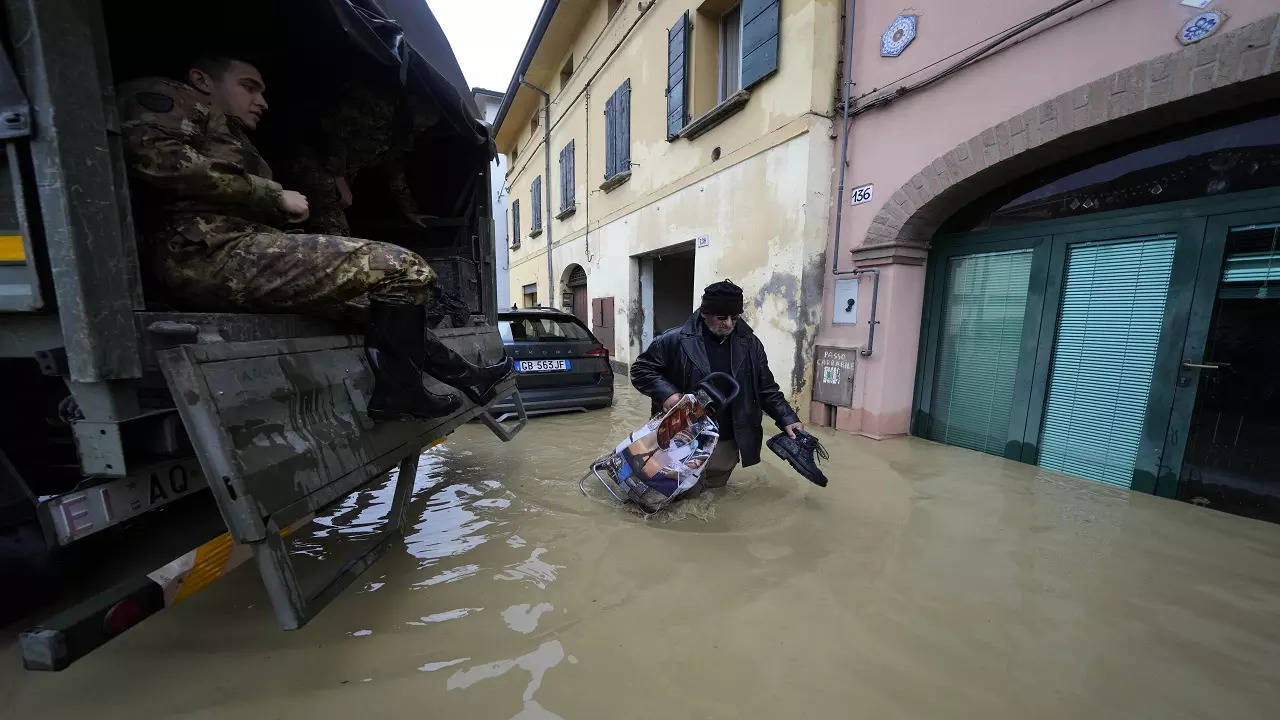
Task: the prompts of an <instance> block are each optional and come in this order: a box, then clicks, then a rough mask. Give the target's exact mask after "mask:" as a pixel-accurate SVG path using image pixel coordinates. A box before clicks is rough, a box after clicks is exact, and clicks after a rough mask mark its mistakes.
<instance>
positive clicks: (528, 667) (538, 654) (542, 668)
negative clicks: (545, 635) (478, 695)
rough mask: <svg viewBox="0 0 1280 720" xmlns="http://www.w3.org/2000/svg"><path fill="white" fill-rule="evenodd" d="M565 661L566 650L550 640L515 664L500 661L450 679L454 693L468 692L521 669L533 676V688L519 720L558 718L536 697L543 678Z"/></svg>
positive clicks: (528, 687) (527, 692) (529, 687)
mask: <svg viewBox="0 0 1280 720" xmlns="http://www.w3.org/2000/svg"><path fill="white" fill-rule="evenodd" d="M563 660H564V646H562V645H561V644H560V641H559V640H548V641H547V642H544V643H542V644H541V645H539V646H538V648H537V649H536V650H534V651H533V652H530V653H528V654H526V655H521V656H520V657H518V658H513V659H511V660H498V661H497V662H491V663H488V664H485V665H477V666H475V667H473V668H468V669H467V670H459V671H458V672H456V673H454V674H453V677H451V678H449V682H448V684H447V687H448V689H450V690H460V689H466V688H469V687H471V686H472V685H475V684H476V683H478V682H481V681H483V680H490V679H492V678H496V677H501V676H502V675H505V674H507V673H508V672H510V671H511V670H513V669H515V668H520V669H521V670H524V671H526V672H528V673H529V684H528V685H526V686H525V688H524V694H523V695H522V699H523V700H524V709H523V710H522V711H521V712H520V713H519V714H518V715H516V716H515V717H517V718H558V717H560V716H559V715H556V714H555V713H552V712H550V711H548V710H546V709H544V708H543V707H542V706H541V705H539V704H538V703H537V702H536V701H535V700H534V699H533V696H534V694H535V693H537V692H538V688H540V687H542V678H543V676H544V675H546V673H547V671H548V670H550V669H551V668H553V667H555V666H557V665H559V664H560V663H561V661H563Z"/></svg>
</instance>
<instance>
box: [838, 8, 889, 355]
mask: <svg viewBox="0 0 1280 720" xmlns="http://www.w3.org/2000/svg"><path fill="white" fill-rule="evenodd" d="M856 4H857V0H849V1H848V4H846V5H845V12H844V33H845V34H844V50H845V54H844V82H842V83H841V85H842V86H843V87H842V93H843V96H844V97H843V103H842V104H843V110H842V113H841V114H842V118H843V120H842V123H843V125H844V129H843V132H841V133H840V184H839V185H838V186H837V188H836V229H835V234H836V243H835V249H834V250H833V251H832V253H831V274H832V275H836V276H840V275H855V276H856V275H871V276H872V280H871V317H870V318H869V319H868V320H867V346H866V347H864V348H862V350H861V352H860V353H859V354H861V355H862V357H871V353H872V351H873V350H874V349H875V344H876V324H877V322H876V305H877V304H878V302H879V300H880V270H879V269H877V268H854V269H852V270H841V269H840V228H841V226H842V225H843V222H844V180H845V173H846V172H847V171H848V169H849V159H848V158H849V129H850V127H851V126H852V125H853V117H852V115H850V113H849V90H850V89H851V88H852V87H853V13H854V10H855V6H856Z"/></svg>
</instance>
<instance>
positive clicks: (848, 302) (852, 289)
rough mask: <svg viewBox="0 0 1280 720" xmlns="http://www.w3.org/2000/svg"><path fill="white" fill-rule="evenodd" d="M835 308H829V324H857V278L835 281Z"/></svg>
mask: <svg viewBox="0 0 1280 720" xmlns="http://www.w3.org/2000/svg"><path fill="white" fill-rule="evenodd" d="M833 296H834V297H835V301H834V302H835V306H834V307H832V308H831V322H832V323H833V324H835V325H856V324H858V278H856V277H851V278H838V279H837V280H836V286H835V293H834V294H833Z"/></svg>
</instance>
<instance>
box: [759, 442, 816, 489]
mask: <svg viewBox="0 0 1280 720" xmlns="http://www.w3.org/2000/svg"><path fill="white" fill-rule="evenodd" d="M767 444H768V446H769V449H770V450H772V451H773V453H774V454H775V455H777V456H778V457H780V458H782V459H783V460H786V461H787V462H788V463H790V464H791V467H792V468H793V469H794V470H795V471H796V472H798V473H800V474H801V475H803V476H805V477H806V478H808V480H809V482H811V483H813V484H814V485H817V486H818V487H826V486H827V476H826V475H823V474H822V471H821V470H819V469H818V458H821V459H823V460H826V459H827V457H828V456H827V449H826V448H824V447H822V443H820V442H818V438H816V437H814V436H812V435H810V434H809V433H807V432H805V431H803V430H801V431H799V432H797V433H796V439H795V440H792V439H791V437H790V436H789V435H787V434H786V433H778V434H777V435H774V436H773V437H771V438H769V442H768V443H767ZM814 455H817V458H815V457H814Z"/></svg>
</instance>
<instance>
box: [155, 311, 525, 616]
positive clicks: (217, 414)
mask: <svg viewBox="0 0 1280 720" xmlns="http://www.w3.org/2000/svg"><path fill="white" fill-rule="evenodd" d="M437 335H438V336H439V337H440V338H441V340H443V341H444V342H445V343H446V344H448V345H450V346H451V347H452V348H453V349H454V350H456V351H458V352H459V353H461V354H462V355H463V356H464V357H468V358H469V359H472V360H473V361H476V362H496V361H497V360H498V359H499V358H501V356H502V352H503V350H502V343H501V340H500V338H499V337H498V333H497V331H496V329H494V328H491V327H484V328H459V329H454V330H443V331H439V332H437ZM158 358H159V362H160V366H161V369H162V370H163V372H164V376H165V379H166V380H167V382H168V385H169V388H170V390H171V392H172V393H173V398H174V402H175V403H176V404H177V407H178V413H179V415H180V416H181V417H182V421H183V424H184V425H185V426H186V429H187V432H188V434H189V435H190V438H191V442H192V445H193V446H194V447H195V450H196V455H197V456H198V458H199V460H200V465H201V467H202V468H203V470H204V474H205V477H206V478H207V479H208V482H209V487H210V488H211V490H212V492H213V496H214V498H215V499H216V501H217V503H218V507H219V510H220V511H221V513H222V517H223V519H224V520H225V521H226V524H227V529H228V530H229V531H230V534H231V536H232V538H233V539H234V540H235V541H236V542H238V543H242V544H245V545H248V546H249V547H251V548H252V549H253V551H254V556H255V558H256V561H257V565H258V571H259V573H260V574H261V576H262V582H263V585H264V586H265V587H266V590H267V595H268V596H269V597H270V599H271V604H272V607H273V608H274V610H275V613H276V618H277V620H278V621H279V623H280V626H281V627H282V628H284V629H286V630H292V629H295V628H298V627H301V626H302V625H304V624H306V622H307V621H308V620H309V619H311V618H312V617H314V616H315V614H316V613H317V612H319V611H320V609H322V608H323V607H324V606H325V604H327V603H328V602H329V601H330V600H332V599H333V598H334V597H335V596H336V595H337V594H338V593H340V592H341V591H342V590H343V588H345V587H346V586H347V585H348V584H349V583H350V582H351V581H352V580H353V579H355V578H356V577H357V576H358V575H359V574H360V573H361V572H363V571H364V570H365V569H366V568H367V567H368V566H369V565H371V564H372V563H373V562H374V561H375V560H376V559H377V558H378V557H379V556H380V555H381V554H382V552H384V551H385V550H386V549H387V547H388V545H389V543H390V542H391V541H392V540H393V539H394V538H395V537H397V536H398V535H399V534H400V532H401V530H402V528H403V525H404V513H405V508H406V506H407V505H408V499H409V494H410V492H411V490H412V488H413V482H414V476H415V474H416V471H417V466H418V456H419V454H420V453H421V451H422V449H423V448H424V447H426V446H428V445H430V444H432V443H433V442H434V441H436V440H438V439H440V438H443V437H445V436H447V435H448V434H449V433H451V432H453V431H454V430H456V429H457V428H458V427H459V426H461V425H462V424H464V423H467V422H470V421H472V420H480V421H482V422H483V423H484V424H485V425H486V426H487V427H489V429H490V430H492V431H493V432H494V434H495V435H497V436H498V437H499V438H501V439H502V440H504V441H507V440H510V439H511V438H513V437H514V436H515V434H516V433H518V432H519V431H520V430H521V429H522V428H523V426H524V424H525V422H526V416H525V413H524V412H523V404H522V403H521V402H520V396H519V393H517V392H516V391H515V379H514V378H512V379H510V380H508V381H507V382H506V383H505V384H504V385H502V386H501V387H500V390H499V393H498V398H499V399H500V398H504V397H507V396H509V395H511V394H512V393H515V401H516V405H517V407H518V408H520V413H519V420H518V422H517V423H516V424H515V425H514V426H506V425H503V424H501V423H499V422H498V421H497V420H495V419H494V418H493V416H492V415H491V414H490V413H489V412H488V411H487V410H486V409H485V408H482V407H478V406H476V405H475V404H473V403H471V402H470V401H469V400H466V399H465V398H464V405H463V407H462V409H461V410H459V412H458V413H456V414H454V415H451V416H449V417H445V418H440V419H439V420H438V421H429V422H416V421H406V422H390V423H380V424H375V423H373V422H372V421H370V420H369V419H368V417H367V416H366V414H365V409H366V403H367V399H368V397H369V395H370V393H371V391H372V384H373V378H372V374H371V371H370V369H369V365H368V362H367V360H366V358H365V355H364V345H363V340H362V339H361V338H359V337H352V336H327V337H313V338H297V339H289V340H267V341H257V342H241V343H210V344H196V345H182V346H179V347H176V348H172V349H169V350H164V351H162V352H160V353H159V354H158ZM428 387H429V388H431V389H432V390H433V391H435V392H439V393H448V392H450V391H451V389H450V388H448V387H446V386H444V385H443V384H441V383H439V382H438V381H436V380H434V379H430V382H429V383H428ZM455 394H457V393H455ZM395 467H398V468H399V475H398V477H397V482H396V485H395V493H394V496H393V501H392V504H391V512H390V514H389V516H388V526H387V530H386V532H385V534H384V535H383V536H382V537H381V538H379V539H378V541H377V542H375V543H374V544H373V545H372V547H363V548H362V549H361V552H360V553H358V554H356V555H355V556H354V557H352V558H350V559H347V560H346V561H345V562H343V563H341V567H340V569H339V570H338V571H337V573H336V574H334V575H333V576H332V577H328V578H326V579H324V580H323V582H321V583H320V587H318V588H317V587H312V588H304V587H302V584H301V583H300V582H299V578H298V574H297V573H296V572H295V569H294V565H293V563H292V562H291V560H290V557H289V553H288V551H287V548H286V546H285V541H284V540H283V539H282V538H281V530H282V529H284V528H286V527H289V526H290V525H291V524H293V523H295V522H298V521H300V520H303V519H305V518H307V517H309V516H311V515H313V514H315V513H316V512H317V511H320V510H322V509H324V508H325V507H326V506H327V505H329V504H330V503H332V502H334V501H336V500H338V499H339V498H341V497H343V496H345V495H347V494H349V493H351V492H353V491H355V490H357V489H359V488H360V487H362V486H364V485H366V484H368V483H370V482H372V481H373V480H375V479H376V478H378V477H379V476H381V475H382V474H383V473H386V472H388V471H389V470H391V469H392V468H395Z"/></svg>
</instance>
